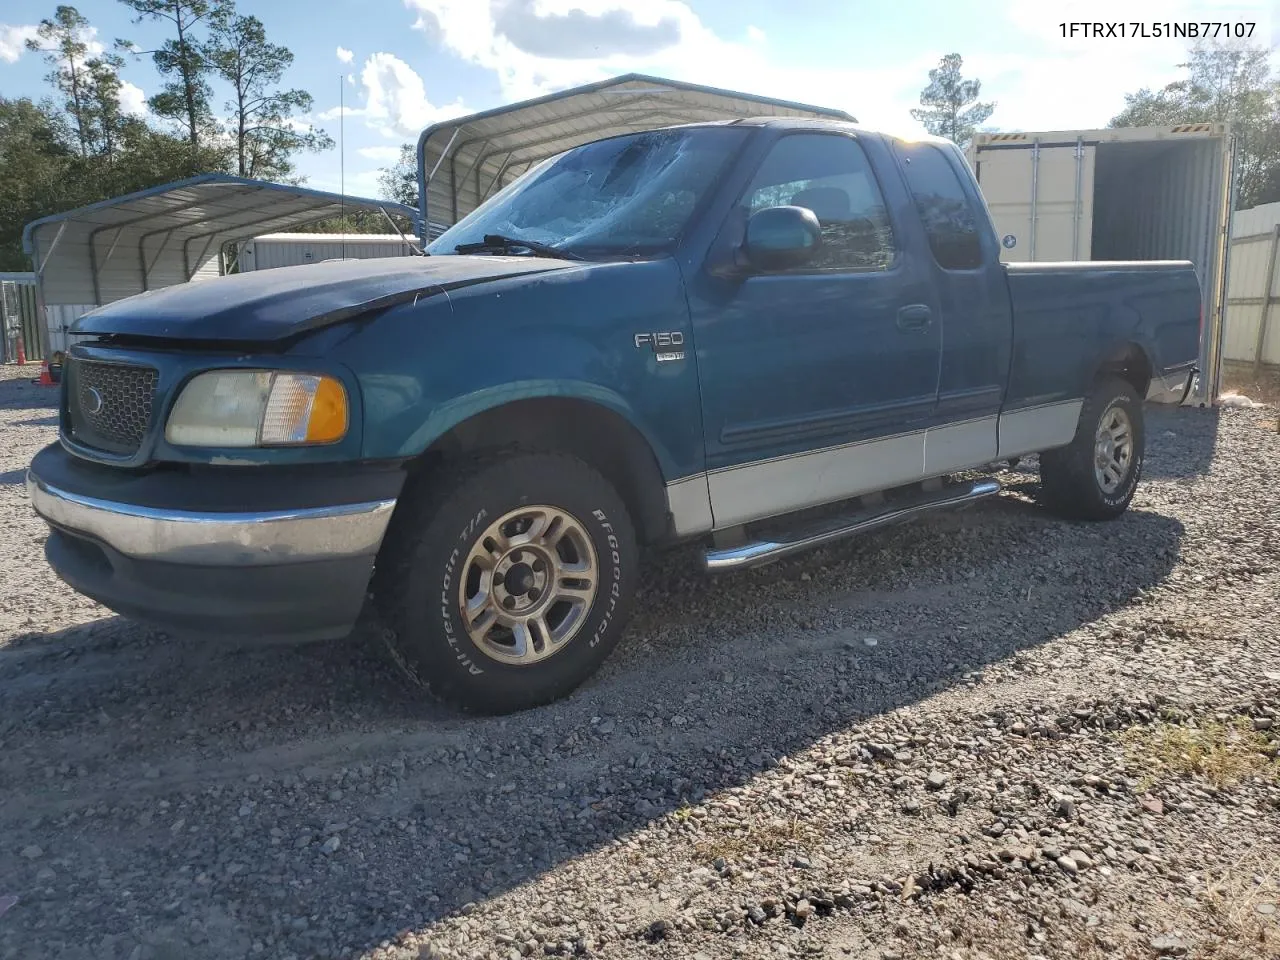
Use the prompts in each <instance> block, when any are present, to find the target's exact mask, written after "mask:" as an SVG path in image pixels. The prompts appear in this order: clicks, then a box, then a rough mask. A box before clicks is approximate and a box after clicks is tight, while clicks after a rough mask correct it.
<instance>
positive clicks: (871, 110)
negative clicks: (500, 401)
mask: <svg viewBox="0 0 1280 960" xmlns="http://www.w3.org/2000/svg"><path fill="white" fill-rule="evenodd" d="M77 6H78V8H79V10H80V12H81V13H82V14H84V15H85V16H86V17H87V18H88V19H89V21H90V22H91V23H92V24H93V25H94V27H95V28H96V36H95V39H96V40H97V41H99V42H105V43H108V44H109V43H110V42H111V41H112V40H114V39H115V38H117V37H128V38H130V39H133V40H136V41H137V42H138V43H140V44H141V45H142V46H143V47H147V46H148V44H151V43H154V42H156V41H158V40H159V39H161V38H162V36H163V34H162V31H161V29H160V27H159V26H158V25H156V24H150V23H148V24H141V25H134V24H133V23H132V22H131V19H130V11H129V10H128V9H127V8H126V7H125V6H124V5H122V4H120V3H118V2H115V0H82V2H81V3H79V4H78V5H77ZM54 7H55V3H53V2H47V0H5V2H4V4H3V5H2V6H0V92H3V93H4V95H6V96H21V95H31V96H40V95H43V94H44V93H45V92H46V90H47V88H46V86H45V84H44V81H43V76H44V74H45V73H46V71H47V67H46V65H45V64H44V63H43V61H42V60H41V58H40V57H39V55H37V54H33V53H30V52H25V51H23V49H22V43H21V41H22V39H23V38H24V37H25V36H28V35H30V34H31V33H32V31H33V30H34V25H35V24H36V23H38V22H39V20H40V19H41V18H43V17H48V16H51V15H52V13H53V9H54ZM1278 7H1280V0H1124V2H1118V0H1057V2H1055V3H1052V4H1050V3H1046V2H1043V0H898V2H887V3H875V4H872V3H858V2H856V0H785V2H783V0H311V2H303V0H239V9H240V11H241V12H242V13H252V14H254V15H256V16H257V17H259V18H260V19H261V20H262V21H263V22H264V23H265V25H266V28H267V35H268V37H269V38H270V39H271V40H272V41H274V42H276V43H282V44H284V45H286V46H288V47H289V48H290V49H291V50H292V51H293V52H294V54H295V56H296V60H295V62H294V65H293V67H292V69H291V71H290V72H289V74H288V75H287V77H286V80H287V82H288V83H289V84H290V85H293V86H298V87H302V88H304V89H306V90H309V91H310V92H311V93H312V95H313V96H314V97H315V100H316V108H315V111H314V116H313V117H311V118H310V119H312V120H313V122H315V123H316V124H318V125H319V126H322V127H323V128H324V129H325V130H326V131H328V132H329V133H330V134H331V135H332V136H333V137H334V138H335V140H336V139H337V137H338V109H337V108H338V102H339V90H340V89H343V90H345V97H346V104H347V116H346V119H345V124H344V126H345V141H346V148H345V155H346V188H347V191H348V192H349V193H352V194H369V195H372V194H373V193H374V192H375V191H376V186H377V184H376V181H377V169H378V167H380V166H384V165H387V164H389V163H390V162H391V161H392V160H393V159H394V157H395V154H396V150H397V147H398V145H399V144H400V143H403V142H407V141H411V140H413V139H415V138H416V134H417V131H418V130H420V129H421V128H422V127H423V126H424V125H426V124H429V123H432V122H434V121H437V120H440V119H444V118H447V117H449V116H454V115H459V114H464V113H470V112H472V111H475V110H482V109H487V108H490V107H494V106H497V105H500V104H503V103H510V102H513V101H515V100H520V99H524V98H526V97H531V96H537V95H540V94H543V93H547V92H550V91H553V90H556V89H561V88H564V87H566V86H571V85H574V84H577V83H583V82H589V81H592V80H597V79H601V78H603V77H607V76H611V75H615V74H618V73H623V72H628V71H632V70H636V71H642V72H647V73H653V74H657V75H659V76H666V77H671V78H674V79H681V80H687V81H691V82H696V83H709V84H713V85H717V86H722V87H729V88H733V89H739V90H745V91H749V92H753V93H759V94H765V95H773V96H778V97H783V98H786V99H792V100H799V101H803V102H808V103H815V104H821V105H825V106H835V107H840V108H843V109H845V110H848V111H849V112H851V113H852V114H854V115H855V116H856V117H857V118H858V119H859V120H860V121H861V122H862V123H864V124H867V125H869V126H874V127H880V128H884V129H889V130H892V131H894V132H915V131H917V130H918V127H916V125H915V123H914V121H913V120H912V119H911V117H910V114H909V113H908V110H909V109H910V108H911V107H912V106H915V105H917V101H918V96H919V91H920V88H921V87H922V86H923V85H924V84H925V82H926V81H927V72H928V70H929V68H930V67H932V66H934V65H936V62H937V60H938V58H939V57H941V56H942V55H943V54H946V53H950V52H958V53H960V54H961V55H962V56H963V57H964V58H965V73H966V74H967V75H968V76H972V77H977V78H979V79H980V80H981V81H982V83H983V90H982V92H983V99H987V100H994V101H996V104H997V106H996V111H995V113H994V114H993V115H992V117H991V120H990V122H989V125H990V126H991V127H995V128H1000V129H1005V130H1015V129H1022V130H1028V129H1064V128H1075V127H1100V126H1104V125H1105V124H1106V122H1107V120H1108V119H1109V118H1110V117H1111V116H1112V115H1114V114H1115V113H1116V112H1117V111H1119V110H1120V108H1121V107H1122V106H1123V103H1124V101H1123V95H1124V93H1126V92H1129V91H1133V90H1136V89H1137V88H1139V87H1141V86H1143V85H1148V86H1158V85H1161V84H1163V83H1166V82H1168V81H1169V80H1171V79H1173V78H1174V77H1175V76H1176V75H1177V73H1178V71H1177V69H1176V65H1177V64H1178V63H1179V62H1180V61H1181V60H1182V59H1183V55H1184V52H1185V46H1184V45H1183V44H1182V43H1181V42H1179V41H1164V40H1151V39H1064V38H1062V36H1061V34H1060V29H1059V26H1058V25H1059V23H1061V22H1063V21H1106V20H1117V19H1123V20H1125V21H1148V22H1152V21H1156V22H1167V21H1175V20H1184V19H1187V20H1190V19H1194V20H1198V21H1200V20H1253V21H1257V22H1258V23H1259V27H1258V32H1259V36H1260V38H1261V39H1262V40H1263V42H1265V43H1268V44H1271V43H1273V42H1274V41H1273V38H1272V34H1271V29H1272V23H1280V16H1276V13H1277V8H1278ZM123 77H124V79H125V80H126V81H127V83H128V87H127V88H126V93H127V98H126V99H127V102H128V103H129V104H130V105H132V107H133V108H134V109H137V110H144V109H145V107H144V104H143V101H144V98H145V96H147V95H150V94H152V93H154V92H155V91H156V89H157V88H158V86H159V80H158V78H157V77H156V75H155V73H154V71H153V70H152V68H151V66H150V63H149V62H137V63H132V62H131V63H130V64H128V66H127V67H126V68H125V70H124V72H123ZM223 98H224V96H223V92H221V91H220V92H219V95H218V98H217V100H218V101H219V102H220V101H221V100H222V99H223ZM298 167H299V170H300V172H301V173H303V174H304V175H305V176H306V177H307V182H308V184H309V185H311V186H314V187H319V188H323V189H337V187H338V169H339V163H338V152H337V150H336V149H335V150H333V151H329V152H327V153H324V154H316V155H304V156H301V157H299V158H298Z"/></svg>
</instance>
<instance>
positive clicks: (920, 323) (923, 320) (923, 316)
mask: <svg viewBox="0 0 1280 960" xmlns="http://www.w3.org/2000/svg"><path fill="white" fill-rule="evenodd" d="M932 323H933V311H932V310H930V309H929V307H928V305H927V304H923V303H913V304H909V305H908V306H905V307H902V308H900V309H899V310H898V329H899V330H907V331H911V332H917V331H920V330H927V329H929V325H930V324H932Z"/></svg>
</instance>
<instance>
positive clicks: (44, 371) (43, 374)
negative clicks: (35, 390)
mask: <svg viewBox="0 0 1280 960" xmlns="http://www.w3.org/2000/svg"><path fill="white" fill-rule="evenodd" d="M32 383H34V384H35V385H36V386H37V387H56V386H57V385H58V382H57V381H56V380H54V379H53V377H52V376H50V374H49V361H48V360H43V361H41V363H40V379H39V380H33V381H32Z"/></svg>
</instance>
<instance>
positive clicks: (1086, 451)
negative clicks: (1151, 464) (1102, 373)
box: [1040, 377, 1146, 520]
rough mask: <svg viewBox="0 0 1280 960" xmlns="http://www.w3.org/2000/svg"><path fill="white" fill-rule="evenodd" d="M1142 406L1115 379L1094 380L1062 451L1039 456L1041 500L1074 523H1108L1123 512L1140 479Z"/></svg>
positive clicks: (1129, 388) (1143, 438)
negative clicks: (1067, 442) (1072, 437)
mask: <svg viewBox="0 0 1280 960" xmlns="http://www.w3.org/2000/svg"><path fill="white" fill-rule="evenodd" d="M1145 443H1146V433H1145V424H1144V420H1143V409H1142V401H1141V400H1140V399H1139V397H1138V393H1137V391H1136V390H1135V389H1134V387H1133V385H1132V384H1130V383H1129V382H1128V381H1126V380H1121V379H1120V378H1119V377H1107V378H1105V379H1103V380H1100V381H1098V383H1097V384H1096V385H1095V386H1094V389H1093V391H1092V392H1091V394H1090V395H1089V397H1088V398H1086V400H1085V402H1084V406H1083V407H1082V408H1081V410H1080V422H1079V424H1078V425H1077V426H1076V435H1075V438H1074V439H1073V440H1072V441H1071V443H1070V444H1069V445H1068V446H1065V447H1061V448H1059V449H1057V450H1048V451H1046V452H1044V453H1042V454H1041V455H1040V483H1041V497H1042V499H1043V500H1044V502H1045V505H1046V506H1048V507H1049V508H1050V509H1051V510H1053V511H1054V512H1055V513H1058V514H1060V515H1062V516H1065V517H1068V518H1071V519H1075V520H1113V519H1115V518H1116V517H1118V516H1120V515H1121V514H1122V513H1124V512H1125V511H1126V510H1127V509H1128V508H1129V502H1130V501H1131V500H1132V499H1133V494H1134V492H1135V491H1136V490H1137V487H1138V481H1139V480H1140V479H1141V477H1142V460H1143V453H1144V450H1145Z"/></svg>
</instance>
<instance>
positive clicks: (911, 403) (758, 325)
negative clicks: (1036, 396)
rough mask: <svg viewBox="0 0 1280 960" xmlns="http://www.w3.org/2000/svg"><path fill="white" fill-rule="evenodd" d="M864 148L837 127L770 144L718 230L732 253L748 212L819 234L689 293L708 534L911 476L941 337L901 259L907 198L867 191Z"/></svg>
mask: <svg viewBox="0 0 1280 960" xmlns="http://www.w3.org/2000/svg"><path fill="white" fill-rule="evenodd" d="M866 149H877V150H883V147H882V145H881V144H880V143H879V142H878V141H877V142H875V143H873V144H870V145H869V146H868V147H866V148H864V146H863V145H862V144H860V143H859V141H858V140H857V139H856V138H854V137H852V136H849V135H846V134H843V133H839V132H814V133H784V134H783V135H782V136H780V137H779V138H778V139H777V140H776V141H775V142H774V143H773V144H772V146H771V147H770V148H769V150H768V152H767V153H766V154H765V155H764V157H763V159H762V160H761V162H760V165H759V167H758V169H757V170H756V172H755V174H754V177H753V178H752V180H751V182H750V184H749V185H748V186H747V188H746V190H745V191H744V192H743V194H742V196H741V197H740V198H739V201H738V203H737V206H736V208H735V210H734V213H733V215H731V217H730V218H729V221H728V223H727V224H726V228H725V234H727V235H728V239H729V240H730V242H733V243H740V242H741V238H742V231H743V227H744V225H745V222H746V219H747V217H749V216H750V215H751V214H753V213H755V212H756V211H758V210H761V209H764V208H766V207H771V206H778V205H786V204H791V205H796V206H804V207H808V208H809V209H810V210H812V211H813V212H814V214H815V215H816V216H817V218H818V220H819V223H820V224H821V227H822V236H823V242H822V245H821V247H820V248H819V252H818V254H817V256H816V258H815V259H814V260H812V261H811V262H810V263H808V264H806V265H805V266H803V267H800V268H797V269H793V270H789V271H786V272H779V273H770V274H759V273H756V274H753V275H749V276H745V277H743V276H735V277H732V278H718V277H714V276H711V275H703V276H700V277H699V278H698V279H699V282H698V283H696V284H693V285H692V293H691V303H690V306H691V309H692V314H693V324H694V344H695V347H696V351H697V359H698V371H699V377H700V380H701V383H702V408H703V427H704V430H705V437H706V451H707V470H708V487H709V491H710V496H711V507H712V513H713V516H714V520H715V525H716V526H717V527H726V526H733V525H735V524H739V523H744V522H747V521H749V520H753V519H758V518H760V517H764V516H769V515H775V514H778V513H783V512H787V511H790V510H795V509H801V508H804V507H808V506H813V505H815V504H819V503H826V502H830V501H833V500H839V499H843V498H846V497H851V496H855V495H857V494H860V493H865V492H868V491H871V490H878V489H883V488H884V487H887V486H892V485H894V484H898V483H906V482H910V481H911V480H915V479H918V478H919V476H920V475H921V472H922V470H923V462H924V430H925V428H926V427H927V426H928V423H929V420H930V418H931V417H932V415H933V414H934V411H935V407H936V405H937V400H938V380H939V362H940V357H941V351H942V327H941V323H940V322H939V321H938V317H937V309H938V305H937V304H936V303H935V302H934V292H933V289H932V286H931V285H930V284H929V282H928V274H927V273H926V271H925V269H924V265H922V264H921V263H920V262H919V257H918V256H913V255H912V254H911V253H910V252H909V251H910V250H911V249H912V247H913V246H916V247H918V246H919V244H914V245H913V244H911V243H907V242H905V237H906V234H905V232H904V230H903V228H902V221H903V220H904V219H905V218H903V217H902V216H901V213H902V211H903V210H904V209H909V207H904V206H903V204H904V203H905V204H909V203H910V201H909V199H907V198H906V195H905V193H904V191H903V189H902V186H901V182H900V178H899V180H898V182H897V183H894V182H892V181H891V182H889V183H888V184H885V185H882V184H881V183H880V182H879V181H878V180H877V177H876V175H875V173H874V171H873V168H872V165H871V163H870V162H869V160H868V157H867V153H866ZM886 159H887V160H888V163H889V164H890V167H889V169H891V170H892V169H893V168H892V162H893V161H892V159H891V158H889V157H888V155H887V152H886ZM895 172H896V171H895ZM886 194H887V195H888V196H889V197H890V202H886ZM891 204H892V205H893V206H894V207H895V208H896V209H895V213H894V214H892V215H891V213H890V209H891ZM916 229H917V230H918V227H917V228H916ZM725 234H722V238H721V239H722V241H723V240H724V239H725Z"/></svg>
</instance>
